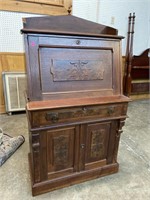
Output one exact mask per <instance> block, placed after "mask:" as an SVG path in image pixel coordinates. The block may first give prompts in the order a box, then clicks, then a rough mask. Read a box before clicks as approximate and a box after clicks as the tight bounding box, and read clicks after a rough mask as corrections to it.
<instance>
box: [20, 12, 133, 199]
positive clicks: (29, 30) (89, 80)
mask: <svg viewBox="0 0 150 200" xmlns="http://www.w3.org/2000/svg"><path fill="white" fill-rule="evenodd" d="M22 32H23V33H24V38H25V47H26V63H27V67H26V69H27V78H28V88H27V89H28V90H27V99H28V102H27V116H28V122H29V135H30V137H29V138H30V154H29V160H30V168H31V177H32V192H33V195H37V194H41V193H44V192H47V191H52V190H55V189H58V188H62V187H66V186H70V185H73V184H77V183H80V182H83V181H87V180H91V179H94V178H98V177H101V176H105V175H109V174H112V173H115V172H117V171H118V163H117V152H118V145H119V139H120V133H121V132H122V126H123V125H124V122H125V119H126V112H127V107H128V102H129V99H128V98H127V97H125V96H123V95H122V72H121V70H122V69H121V53H120V50H121V39H122V37H120V36H118V35H117V30H116V29H113V28H110V27H107V26H104V25H100V24H96V23H93V22H89V21H87V20H83V19H80V18H77V17H74V16H70V15H69V16H49V17H38V18H37V17H35V18H26V19H24V28H23V29H22Z"/></svg>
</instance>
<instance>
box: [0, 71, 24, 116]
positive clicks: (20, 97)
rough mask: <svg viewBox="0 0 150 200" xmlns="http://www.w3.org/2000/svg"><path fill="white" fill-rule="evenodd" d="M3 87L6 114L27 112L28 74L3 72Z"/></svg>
mask: <svg viewBox="0 0 150 200" xmlns="http://www.w3.org/2000/svg"><path fill="white" fill-rule="evenodd" d="M2 75H3V86H4V96H5V106H6V112H7V113H9V114H11V112H15V111H23V110H25V95H24V92H25V90H26V74H25V73H20V72H3V74H2Z"/></svg>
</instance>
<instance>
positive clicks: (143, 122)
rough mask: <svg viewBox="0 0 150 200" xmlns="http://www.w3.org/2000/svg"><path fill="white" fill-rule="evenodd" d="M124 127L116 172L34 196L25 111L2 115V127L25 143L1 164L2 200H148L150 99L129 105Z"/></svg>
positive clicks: (149, 195)
mask: <svg viewBox="0 0 150 200" xmlns="http://www.w3.org/2000/svg"><path fill="white" fill-rule="evenodd" d="M128 116H129V118H128V119H127V120H126V124H125V126H124V128H123V130H124V132H123V133H122V135H121V142H120V147H119V155H118V162H119V163H120V170H119V172H118V173H117V174H114V175H110V176H106V177H103V178H99V179H95V180H92V181H88V182H85V183H82V184H79V185H75V186H71V187H68V188H64V189H59V190H56V191H53V192H49V193H46V194H43V195H39V196H36V197H32V195H31V187H30V176H29V168H28V152H29V143H28V131H27V120H26V115H25V114H17V115H12V116H7V115H1V118H0V120H1V121H0V122H1V123H0V127H2V128H3V130H4V131H5V132H6V133H9V134H10V135H12V136H17V135H19V134H23V135H24V136H25V139H26V141H25V143H24V144H23V145H22V146H21V147H20V148H19V149H18V150H17V151H16V152H15V153H14V154H13V155H12V156H11V158H9V159H8V161H7V162H6V163H5V164H4V165H3V166H2V167H0V199H1V200H33V199H34V200H47V199H48V200H131V199H132V200H149V199H150V101H148V100H140V101H134V102H131V103H130V104H129V109H128Z"/></svg>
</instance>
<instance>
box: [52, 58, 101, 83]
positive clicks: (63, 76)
mask: <svg viewBox="0 0 150 200" xmlns="http://www.w3.org/2000/svg"><path fill="white" fill-rule="evenodd" d="M91 66H92V68H91ZM62 69H63V70H62ZM50 72H51V74H52V78H53V81H55V82H57V81H82V80H83V81H86V80H103V77H104V67H103V63H102V61H100V60H95V61H94V60H53V59H52V60H51V67H50Z"/></svg>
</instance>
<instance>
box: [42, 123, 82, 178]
mask: <svg viewBox="0 0 150 200" xmlns="http://www.w3.org/2000/svg"><path fill="white" fill-rule="evenodd" d="M78 129H79V127H77V126H75V127H66V128H59V129H54V130H48V131H47V145H46V146H47V152H46V155H47V172H48V178H56V177H60V176H65V175H68V174H70V173H73V172H74V171H77V168H78V166H77V161H78V158H77V155H78V149H79V147H78V142H77V140H78V138H79V136H78V134H79V131H78Z"/></svg>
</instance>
